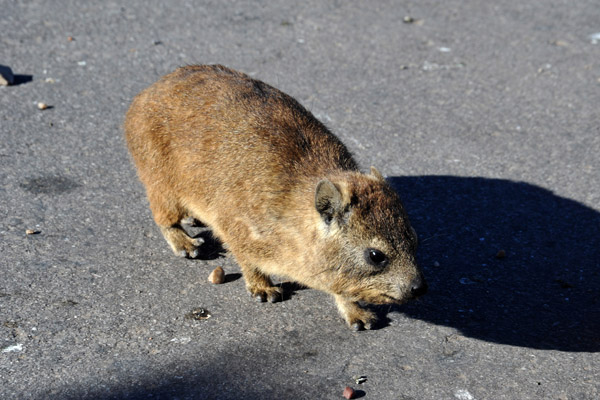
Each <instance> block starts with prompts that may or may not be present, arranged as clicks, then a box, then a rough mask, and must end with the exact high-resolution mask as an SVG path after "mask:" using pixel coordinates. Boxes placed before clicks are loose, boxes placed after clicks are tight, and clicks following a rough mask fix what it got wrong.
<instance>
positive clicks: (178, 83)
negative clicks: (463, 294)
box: [125, 65, 427, 329]
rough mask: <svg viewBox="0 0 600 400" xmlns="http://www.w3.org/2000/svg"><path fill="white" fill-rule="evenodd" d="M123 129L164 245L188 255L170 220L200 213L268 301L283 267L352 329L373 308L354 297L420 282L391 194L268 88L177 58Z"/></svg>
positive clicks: (410, 293)
mask: <svg viewBox="0 0 600 400" xmlns="http://www.w3.org/2000/svg"><path fill="white" fill-rule="evenodd" d="M125 136H126V140H127V144H128V147H129V150H130V152H131V154H132V156H133V159H134V161H135V164H136V166H137V170H138V175H139V177H140V179H141V181H142V182H143V183H144V185H145V187H146V191H147V195H148V200H149V202H150V208H151V210H152V214H153V216H154V220H155V222H156V223H157V224H158V226H159V227H160V229H161V232H162V233H163V235H164V237H165V239H166V240H167V242H168V243H169V245H170V246H171V248H172V249H173V251H174V252H175V253H176V254H178V255H183V256H188V257H195V256H197V254H198V247H199V246H200V245H201V243H200V242H201V241H199V240H197V239H193V238H191V237H189V236H188V235H187V233H186V232H185V231H184V230H183V229H182V227H181V221H182V220H183V219H185V218H186V217H190V216H191V217H193V218H195V219H197V220H199V221H201V222H202V223H204V224H205V225H207V226H208V227H210V228H211V229H212V231H213V233H214V235H215V236H216V237H217V238H219V239H220V240H221V241H222V242H223V244H224V246H225V247H226V248H227V249H228V250H229V251H230V252H231V253H232V254H233V256H234V257H235V259H236V261H237V263H238V264H239V266H240V268H241V270H242V273H243V276H244V279H245V281H246V287H247V289H248V291H249V292H250V293H251V294H252V295H253V296H255V297H257V298H258V299H259V300H261V301H265V300H269V301H271V302H273V301H277V300H279V299H280V298H281V295H282V293H281V288H280V287H277V286H274V285H273V283H272V281H271V279H270V276H272V275H276V276H280V277H285V278H288V279H290V280H293V281H296V282H298V283H300V284H302V285H305V286H307V287H311V288H315V289H319V290H323V291H325V292H327V293H330V294H332V295H333V296H334V297H335V300H336V302H337V306H338V308H339V311H340V313H341V315H342V316H343V317H344V319H345V320H346V322H347V323H348V325H350V326H351V327H353V328H355V329H362V328H363V327H364V328H371V327H372V324H373V323H374V322H375V318H376V317H375V314H374V313H373V312H372V311H369V310H367V309H365V308H363V307H361V306H360V305H359V304H358V302H359V301H363V302H368V303H374V304H386V303H401V302H403V301H405V300H407V299H410V298H413V297H416V296H419V295H421V294H423V293H424V292H425V291H426V288H427V285H426V283H425V280H424V278H423V276H422V274H421V272H420V270H419V269H418V267H417V264H416V262H415V251H416V246H417V237H416V234H415V232H414V230H413V229H412V228H411V226H410V223H409V221H408V218H407V215H406V213H405V211H404V208H403V206H402V204H401V202H400V200H399V198H398V196H397V194H396V193H395V192H394V190H393V189H392V188H391V187H390V186H389V185H388V184H387V183H386V182H385V180H384V179H383V177H382V176H381V174H380V173H379V172H378V171H377V170H376V169H374V168H372V169H371V172H370V173H369V174H363V173H361V172H360V171H359V169H358V166H357V164H356V162H355V161H354V159H353V158H352V156H351V154H350V152H349V151H348V150H347V148H346V147H345V146H344V145H343V144H342V143H341V142H340V140H339V139H338V138H337V137H336V136H334V135H333V134H332V133H331V132H330V131H329V130H328V129H327V128H326V127H325V126H324V125H323V124H321V123H320V122H319V121H318V120H317V119H316V118H314V117H313V115H312V114H311V113H310V112H309V111H307V110H306V109H305V108H304V107H302V106H301V105H300V104H299V103H298V102H297V101H296V100H294V99H293V98H291V97H290V96H288V95H286V94H284V93H282V92H280V91H279V90H277V89H275V88H273V87H271V86H269V85H267V84H265V83H263V82H260V81H257V80H254V79H252V78H250V77H248V76H247V75H244V74H242V73H239V72H236V71H233V70H230V69H227V68H225V67H223V66H219V65H215V66H188V67H183V68H179V69H177V70H176V71H174V72H173V73H171V74H169V75H166V76H165V77H163V78H162V79H161V80H159V81H158V82H156V83H155V84H154V85H152V86H150V87H149V88H147V89H146V90H144V91H142V92H141V93H140V94H139V95H138V96H137V97H136V98H135V99H134V101H133V103H132V105H131V107H130V109H129V111H128V112H127V116H126V120H125Z"/></svg>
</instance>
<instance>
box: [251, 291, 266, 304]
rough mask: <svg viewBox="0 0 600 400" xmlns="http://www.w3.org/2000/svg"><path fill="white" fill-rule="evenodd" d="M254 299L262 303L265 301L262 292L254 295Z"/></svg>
mask: <svg viewBox="0 0 600 400" xmlns="http://www.w3.org/2000/svg"><path fill="white" fill-rule="evenodd" d="M254 299H255V300H256V301H257V302H259V303H264V302H265V301H267V299H266V296H265V294H264V293H259V294H257V295H255V296H254Z"/></svg>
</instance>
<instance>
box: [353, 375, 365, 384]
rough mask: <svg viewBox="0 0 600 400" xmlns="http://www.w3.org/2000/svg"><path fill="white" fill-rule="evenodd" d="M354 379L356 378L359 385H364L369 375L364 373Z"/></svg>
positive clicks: (355, 380)
mask: <svg viewBox="0 0 600 400" xmlns="http://www.w3.org/2000/svg"><path fill="white" fill-rule="evenodd" d="M353 379H354V382H356V384H357V385H362V384H363V383H365V382H366V381H367V377H366V376H364V375H361V376H356V377H354V378H353Z"/></svg>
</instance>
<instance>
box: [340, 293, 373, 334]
mask: <svg viewBox="0 0 600 400" xmlns="http://www.w3.org/2000/svg"><path fill="white" fill-rule="evenodd" d="M335 300H336V304H337V306H338V310H339V312H340V314H341V315H342V317H343V318H344V320H345V321H346V324H348V326H349V327H350V329H352V330H354V331H362V330H363V329H373V328H374V327H375V324H376V323H377V315H376V314H375V313H374V312H373V311H370V310H365V309H364V308H362V307H361V306H359V305H358V304H357V303H356V302H353V301H349V300H347V299H345V298H344V297H341V296H335Z"/></svg>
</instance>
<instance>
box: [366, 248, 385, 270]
mask: <svg viewBox="0 0 600 400" xmlns="http://www.w3.org/2000/svg"><path fill="white" fill-rule="evenodd" d="M365 259H366V260H367V263H369V264H370V265H372V266H374V267H379V268H382V267H385V266H386V265H387V263H388V258H387V256H386V255H385V254H383V253H382V252H381V251H379V250H377V249H367V250H366V251H365Z"/></svg>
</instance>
